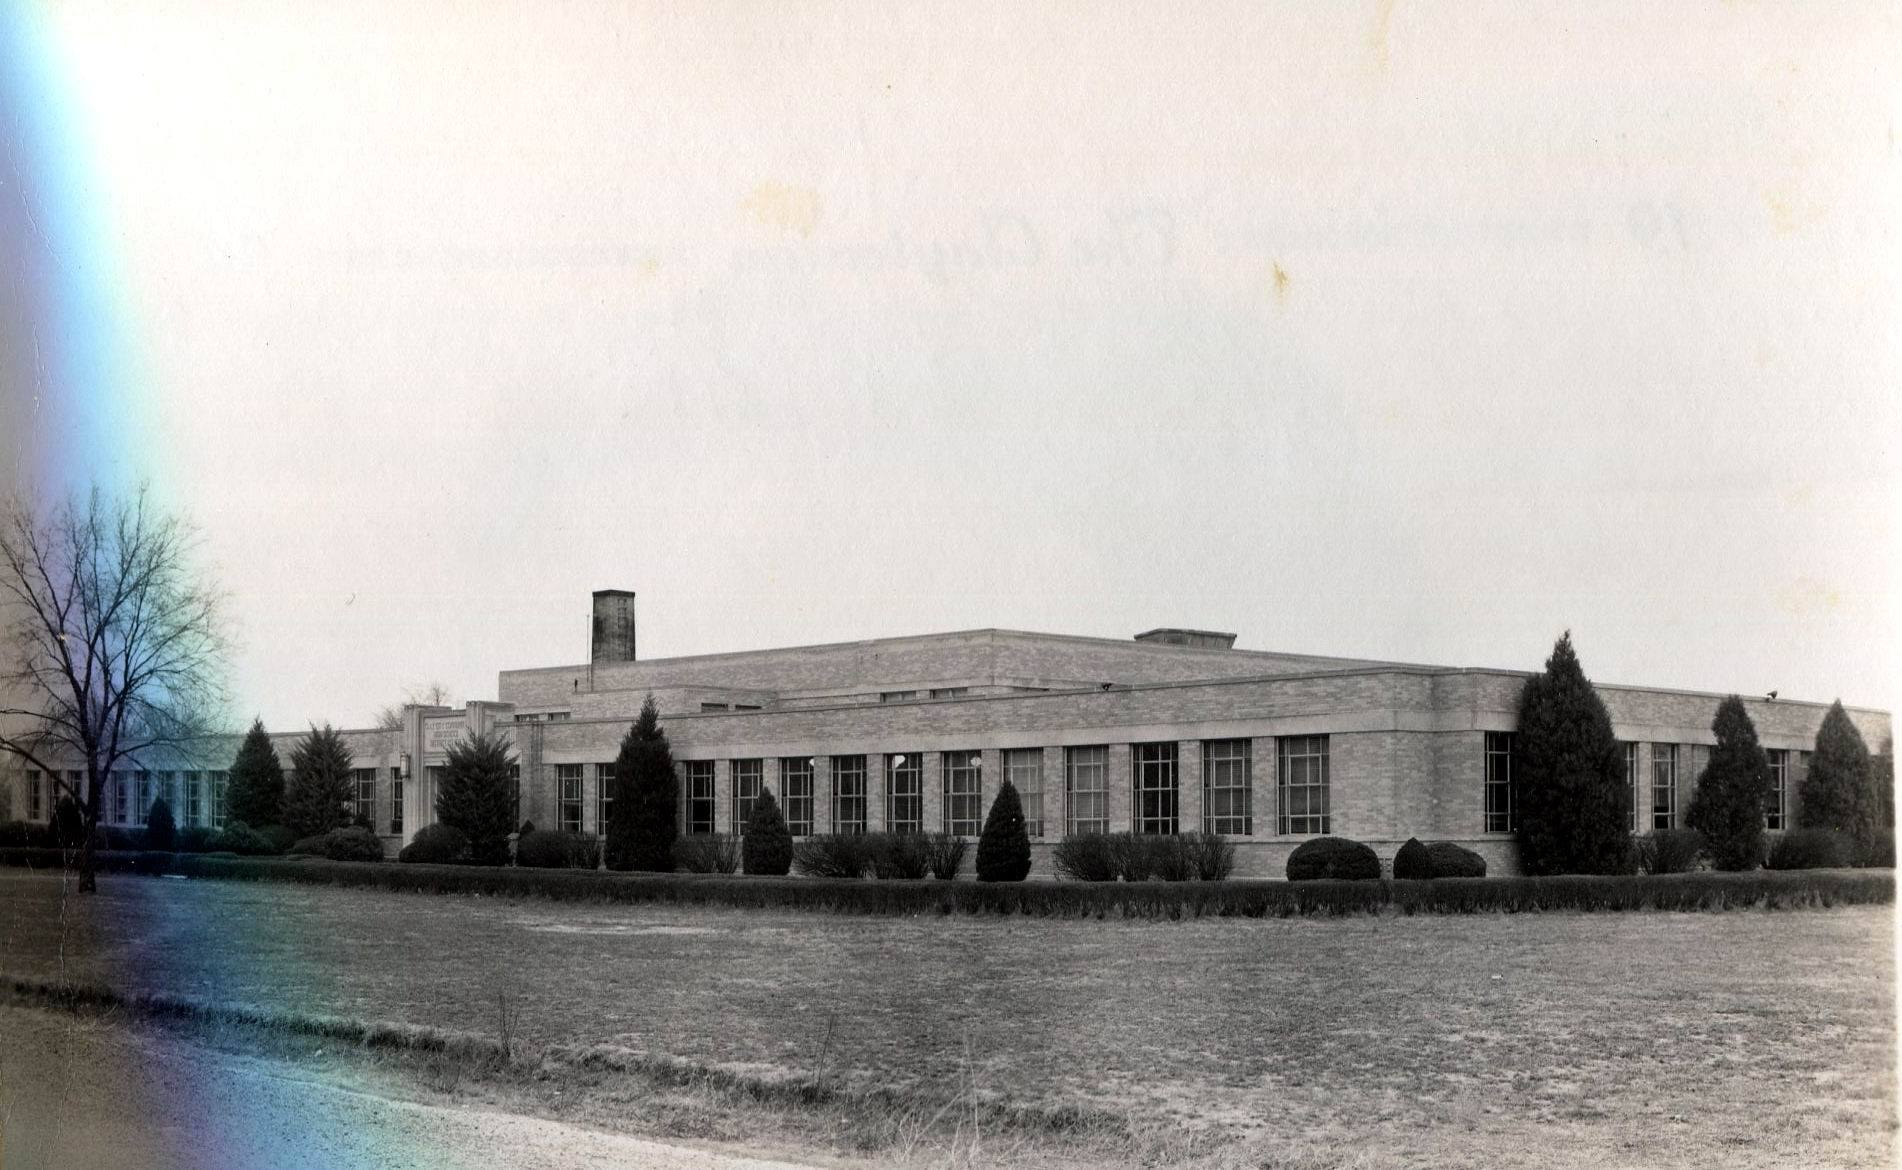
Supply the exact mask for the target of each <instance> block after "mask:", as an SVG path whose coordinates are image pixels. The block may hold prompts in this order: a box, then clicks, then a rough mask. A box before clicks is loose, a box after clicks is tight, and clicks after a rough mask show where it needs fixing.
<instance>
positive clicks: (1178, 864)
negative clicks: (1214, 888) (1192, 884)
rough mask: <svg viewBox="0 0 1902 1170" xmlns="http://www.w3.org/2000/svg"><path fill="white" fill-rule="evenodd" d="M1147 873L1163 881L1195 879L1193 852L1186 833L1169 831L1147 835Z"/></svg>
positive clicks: (1145, 841)
mask: <svg viewBox="0 0 1902 1170" xmlns="http://www.w3.org/2000/svg"><path fill="white" fill-rule="evenodd" d="M1144 843H1145V844H1146V845H1148V847H1149V873H1150V876H1151V877H1154V878H1157V879H1159V880H1161V881H1165V882H1187V881H1194V880H1195V852H1194V849H1193V847H1192V846H1191V845H1190V844H1189V840H1188V836H1187V834H1181V833H1170V834H1166V835H1156V836H1151V837H1147V838H1145V840H1144Z"/></svg>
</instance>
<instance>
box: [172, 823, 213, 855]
mask: <svg viewBox="0 0 1902 1170" xmlns="http://www.w3.org/2000/svg"><path fill="white" fill-rule="evenodd" d="M217 841H218V831H217V830H216V829H212V828H208V827H206V826H204V825H186V826H185V827H184V828H182V829H180V830H179V831H178V840H177V841H176V842H175V843H174V844H173V845H172V848H173V849H175V850H177V851H178V852H180V853H209V852H211V851H212V850H213V849H215V848H217Z"/></svg>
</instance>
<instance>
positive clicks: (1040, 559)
mask: <svg viewBox="0 0 1902 1170" xmlns="http://www.w3.org/2000/svg"><path fill="white" fill-rule="evenodd" d="M1175 8H1176V6H1173V5H1153V4H1143V5H1139V4H1129V5H1122V6H1108V5H1083V4H1075V5H1056V4H1043V5H1023V4H1000V5H996V6H991V7H984V6H979V5H973V4H968V3H959V4H954V5H947V6H943V7H940V8H926V7H924V6H888V5H877V4H864V5H856V4H805V5H779V4H766V3H759V4H733V5H725V6H721V5H715V4H692V5H679V6H664V5H646V4H606V3H561V4H555V3H548V2H546V0H535V2H526V3H520V4H503V3H465V4H457V5H450V4H432V3H423V2H415V0H411V2H405V3H401V4H391V3H387V2H384V0H378V2H374V3H362V4H343V3H325V4H322V5H313V4H309V3H306V2H302V0H298V2H293V3H268V2H259V0H244V2H241V3H239V2H234V3H228V4H227V3H193V4H177V5H173V4H163V5H162V4H158V3H153V2H149V0H148V2H142V3H132V4H114V3H90V2H74V3H56V4H52V5H50V6H49V15H50V18H51V27H52V29H53V32H54V37H55V41H56V46H57V50H58V57H59V61H60V65H61V68H62V69H63V70H64V73H65V76H66V78H67V80H68V82H69V84H71V85H72V86H73V87H74V89H73V100H75V101H76V102H77V103H78V104H77V105H75V106H74V107H73V116H74V119H75V124H76V125H77V126H78V127H79V133H80V134H81V135H82V137H83V139H84V142H85V150H86V151H87V153H88V154H89V155H90V157H91V160H92V164H91V165H92V170H93V176H94V182H95V183H96V188H95V190H96V192H97V193H99V194H101V195H102V196H103V197H104V199H105V202H104V204H103V207H102V209H101V215H102V218H103V222H104V223H105V224H106V225H107V227H108V230H109V234H110V239H111V240H112V246H113V249H114V251H115V253H116V257H117V259H116V264H117V266H118V268H119V271H120V272H121V274H122V278H123V287H122V289H121V292H122V295H123V306H124V309H125V313H126V316H127V324H128V336H129V337H130V338H131V342H132V346H133V351H134V352H135V354H136V357H137V361H138V363H139V368H138V375H137V376H138V378H139V380H140V384H141V386H142V387H143V388H145V389H147V390H149V392H150V394H151V395H153V396H154V399H153V400H154V402H155V403H156V406H155V408H154V411H153V413H152V423H151V428H150V429H151V435H150V438H151V444H150V447H151V450H150V459H151V463H150V466H149V467H148V468H146V470H147V471H148V472H149V473H150V474H152V475H153V476H154V477H155V478H156V479H157V480H158V481H159V482H160V483H161V485H162V486H163V487H164V489H165V490H166V491H167V492H168V493H169V494H170V495H171V496H172V497H173V498H175V499H176V500H178V501H179V502H181V503H182V504H183V505H184V506H185V507H187V508H188V509H189V510H190V511H191V512H192V514H193V515H194V516H195V517H196V519H197V520H198V522H199V523H200V524H201V526H202V527H203V529H204V530H205V534H206V537H207V552H208V562H209V563H210V564H211V565H212V566H213V567H214V570H215V572H216V574H217V576H218V578H219V580H220V581H221V582H222V583H223V584H224V586H225V587H226V588H228V589H229V590H230V592H231V595H232V599H233V600H232V609H233V614H234V616H235V618H236V619H237V624H238V628H239V631H240V635H241V638H242V642H243V649H242V653H241V656H240V658H239V660H238V662H237V675H236V680H235V688H234V689H235V691H236V694H237V699H238V706H239V708H240V711H239V712H238V714H244V713H248V712H251V711H258V712H261V713H262V714H263V716H264V717H265V719H266V721H267V723H269V724H271V725H273V726H276V727H279V728H284V729H289V728H294V727H297V726H299V725H301V724H302V723H303V722H304V721H306V720H311V719H316V720H322V719H330V720H333V721H337V722H340V723H345V724H352V725H357V724H361V723H363V722H364V721H365V720H366V719H367V717H368V715H369V713H370V711H371V710H372V709H373V708H375V707H376V706H378V705H380V704H382V703H384V702H387V701H390V700H392V699H395V698H397V697H398V696H399V695H400V692H401V690H402V688H403V687H405V686H408V685H415V684H419V683H422V682H425V681H428V680H441V681H442V682H445V683H447V684H449V686H450V687H451V688H452V690H453V691H454V692H455V693H456V694H457V695H458V696H459V697H466V698H476V697H484V696H490V695H492V694H493V692H494V686H495V671H496V670H498V669H501V668H508V667H520V666H537V665H553V664H557V663H564V662H573V661H580V660H582V659H584V658H585V656H586V618H587V594H588V592H589V591H590V590H592V589H596V588H604V587H620V588H630V589H635V590H637V591H638V592H639V593H640V638H641V652H642V656H643V657H650V656H663V655H674V654H689V653H699V652H708V651H719V650H734V649H745V648H752V647H759V646H770V645H788V644H797V643H802V642H812V641H829V640H842V639H852V638H861V637H872V636H883V635H895V634H905V633H921V632H929V631H938V630H949V629H961V628H969V627H977V626H1007V627H1016V628H1028V629H1040V630H1051V631H1057V632H1067V633H1081V634H1097V635H1105V636H1114V637H1124V636H1128V635H1130V634H1133V633H1135V632H1137V631H1138V630H1143V629H1147V628H1149V627H1152V626H1157V625H1191V626H1200V627H1208V628H1215V629H1225V630H1234V631H1238V632H1239V633H1240V635H1241V640H1240V643H1239V644H1240V645H1242V646H1245V647H1252V648H1261V649H1286V650H1296V651H1307V652H1316V653H1330V654H1342V655H1357V656H1372V657H1391V658H1398V659H1403V660H1409V661H1425V662H1436V663H1446V664H1453V665H1478V666H1505V667H1515V668H1528V669H1530V668H1536V667H1537V666H1538V665H1539V664H1540V663H1541V662H1542V660H1543V659H1544V657H1545V655H1546V653H1547V652H1548V651H1549V650H1550V647H1551V644H1552V641H1553V639H1554V638H1556V637H1557V635H1558V634H1559V632H1560V631H1561V630H1562V629H1564V628H1566V627H1568V626H1569V627H1570V628H1571V629H1572V630H1573V631H1574V637H1575V639H1576V640H1577V643H1578V646H1579V650H1580V654H1581V656H1582V658H1583V660H1584V662H1585V666H1586V669H1587V671H1588V672H1589V673H1591V674H1592V676H1593V677H1595V678H1597V679H1599V680H1601V681H1608V682H1638V683H1652V684H1658V685H1667V686H1685V687H1695V688H1702V689H1710V690H1723V691H1728V690H1740V691H1743V692H1745V693H1751V692H1762V691H1765V690H1768V689H1770V688H1772V687H1775V688H1779V689H1780V690H1781V691H1782V693H1783V694H1784V695H1785V696H1789V697H1800V698H1814V699H1825V700H1826V699H1829V698H1831V697H1834V696H1836V695H1838V694H1840V695H1841V696H1842V697H1843V698H1844V699H1845V700H1846V701H1849V702H1851V703H1864V704H1874V705H1881V706H1889V707H1892V706H1893V705H1894V699H1895V697H1896V695H1897V694H1898V687H1897V685H1896V682H1897V680H1896V656H1895V653H1894V651H1895V646H1896V635H1897V631H1898V622H1897V614H1896V606H1895V594H1896V584H1897V568H1898V564H1897V549H1898V546H1897V539H1896V519H1897V513H1896V499H1897V494H1898V493H1897V488H1898V482H1897V479H1898V476H1897V469H1896V463H1895V458H1894V439H1893V435H1894V431H1895V425H1896V422H1897V415H1896V411H1895V406H1894V387H1895V386H1896V385H1897V374H1898V360H1897V358H1898V349H1897V329H1896V326H1897V321H1898V316H1897V308H1898V304H1897V291H1898V288H1897V279H1896V275H1897V265H1896V260H1897V249H1896V240H1895V232H1896V228H1897V226H1898V220H1897V214H1896V209H1897V207H1898V202H1897V196H1898V193H1899V192H1902V185H1899V184H1898V182H1897V178H1898V173H1897V145H1896V141H1895V129H1894V127H1895V115H1896V110H1897V102H1896V92H1897V91H1896V80H1897V71H1896V67H1895V46H1896V44H1897V38H1896V32H1897V30H1896V28H1895V26H1894V23H1893V18H1892V15H1891V14H1890V13H1889V12H1886V11H1884V9H1882V8H1881V7H1877V6H1870V7H1867V8H1858V7H1853V6H1849V5H1831V6H1811V5H1795V4H1793V5H1787V6H1776V5H1762V4H1748V3H1739V4H1709V5H1691V4H1677V5H1656V4H1650V3H1633V4H1598V5H1583V6H1580V5H1563V6H1556V5H1555V6H1534V5H1527V4H1522V3H1510V4H1498V5H1477V4H1469V3H1460V4H1449V5H1442V6H1416V5H1411V4H1403V5H1396V4H1393V3H1388V4H1383V5H1380V6H1378V7H1376V6H1361V7H1354V8H1349V7H1347V6H1341V5H1335V4H1331V3H1313V4H1301V5H1295V4H1288V5H1280V6H1273V7H1270V8H1268V9H1267V10H1265V11H1264V10H1259V9H1260V6H1257V5H1252V4H1235V5H1214V4H1209V5H1200V6H1196V7H1194V8H1193V9H1191V10H1189V11H1187V12H1186V13H1185V12H1182V11H1175Z"/></svg>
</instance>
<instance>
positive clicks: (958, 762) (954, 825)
mask: <svg viewBox="0 0 1902 1170" xmlns="http://www.w3.org/2000/svg"><path fill="white" fill-rule="evenodd" d="M941 762H942V763H943V765H944V767H943V768H942V771H943V773H944V831H945V832H947V833H949V834H951V835H952V836H954V837H975V836H977V834H978V830H979V829H981V828H982V827H983V823H982V822H983V820H984V776H983V771H982V769H983V767H984V764H983V757H982V756H980V755H979V754H978V753H977V752H972V751H964V752H946V753H944V755H943V756H942V757H941Z"/></svg>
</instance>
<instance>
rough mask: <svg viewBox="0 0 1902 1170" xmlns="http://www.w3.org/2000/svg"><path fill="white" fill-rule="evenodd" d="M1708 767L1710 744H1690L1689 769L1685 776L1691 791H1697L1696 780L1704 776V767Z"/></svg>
mask: <svg viewBox="0 0 1902 1170" xmlns="http://www.w3.org/2000/svg"><path fill="white" fill-rule="evenodd" d="M1708 767H1710V745H1709V744H1705V743H1694V744H1692V745H1691V770H1690V773H1689V774H1688V776H1687V779H1689V780H1690V782H1691V783H1690V788H1691V791H1693V792H1695V791H1697V782H1698V781H1699V780H1702V779H1703V778H1704V769H1706V768H1708Z"/></svg>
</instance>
